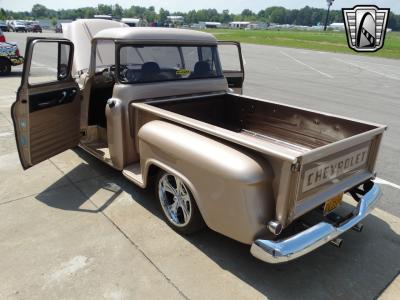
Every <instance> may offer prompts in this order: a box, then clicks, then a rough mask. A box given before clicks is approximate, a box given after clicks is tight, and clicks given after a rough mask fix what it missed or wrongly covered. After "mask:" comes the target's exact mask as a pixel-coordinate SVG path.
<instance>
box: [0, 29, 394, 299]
mask: <svg viewBox="0 0 400 300" xmlns="http://www.w3.org/2000/svg"><path fill="white" fill-rule="evenodd" d="M16 36H18V38H21V39H22V37H23V34H21V35H18V34H17V35H16ZM281 51H284V52H285V53H286V54H288V55H289V56H286V55H282V54H281ZM244 53H245V56H246V57H245V58H246V62H247V65H246V68H247V69H248V70H247V78H246V84H245V91H246V93H248V94H253V95H255V96H260V97H263V98H265V95H268V97H267V98H271V99H274V100H280V101H284V102H290V103H292V104H297V105H303V106H307V107H310V106H312V107H314V108H316V109H321V110H326V111H330V112H333V113H342V114H346V115H350V116H353V117H354V114H355V115H356V117H360V118H361V119H368V120H370V121H375V122H381V121H387V122H382V123H393V125H396V124H397V123H396V122H398V119H399V118H398V117H399V111H400V110H396V109H397V107H398V105H399V104H398V102H396V101H395V98H396V95H398V93H397V91H398V88H399V85H396V84H395V83H397V81H396V80H395V79H390V80H391V81H390V80H389V79H388V82H386V79H387V78H386V79H385V80H383V79H382V78H380V76H381V75H378V74H375V75H377V77H379V78H380V79H382V80H381V81H382V84H386V85H387V88H388V90H386V91H384V88H381V87H380V85H379V84H378V83H376V85H373V87H374V89H373V91H372V92H371V93H372V94H373V95H375V97H377V96H376V95H377V94H378V95H381V94H380V93H384V94H382V96H379V99H381V101H383V102H381V103H382V104H381V105H379V104H376V105H375V104H374V103H373V101H372V100H373V99H367V100H366V101H367V103H368V104H365V102H362V101H364V100H362V94H363V93H364V92H365V91H364V90H363V89H361V88H360V87H358V88H354V89H353V85H352V84H351V81H354V82H356V83H357V82H358V83H359V84H360V85H361V86H363V85H365V84H367V85H369V86H371V85H372V83H373V82H374V81H376V78H375V75H373V74H374V73H372V72H367V71H366V73H364V71H362V70H361V71H360V70H358V71H355V70H354V69H353V68H352V67H350V66H343V65H341V64H340V65H338V66H337V68H335V67H334V66H332V65H331V64H327V67H326V68H325V69H322V67H323V65H321V64H323V61H324V59H323V58H321V57H324V55H325V54H323V53H316V54H315V57H319V58H315V59H313V58H312V56H311V54H310V52H304V51H303V50H293V49H283V48H277V47H260V46H253V45H246V46H245V47H244ZM291 57H293V58H295V59H296V60H299V61H301V62H303V63H305V64H308V65H310V66H312V68H315V69H318V70H320V69H321V72H324V73H326V74H329V75H330V76H333V77H334V78H341V77H340V76H341V75H340V74H342V73H341V71H340V70H342V69H347V68H348V72H350V74H352V76H348V77H347V78H345V77H344V78H341V79H340V80H339V81H333V82H332V81H331V80H332V79H331V78H329V77H327V76H324V75H322V74H320V73H318V72H316V71H314V70H313V69H312V68H309V67H307V66H305V65H304V64H300V63H298V62H296V60H293V59H292V58H291ZM335 57H336V58H338V59H342V60H346V62H347V61H350V62H351V63H357V62H355V61H356V60H360V58H359V57H358V56H346V55H344V56H341V55H337V56H335ZM319 59H320V60H319ZM361 59H362V60H364V59H367V60H368V61H369V63H370V64H371V63H376V64H379V65H380V64H383V62H382V61H381V60H372V59H370V58H364V57H362V58H361ZM385 61H386V60H385ZM358 63H359V62H358ZM338 64H339V63H338ZM388 64H389V65H390V66H391V67H392V68H393V70H397V69H396V66H397V64H398V62H397V61H391V60H389V61H388ZM336 69H339V70H336ZM335 70H336V71H335ZM374 70H375V71H377V72H381V71H382V70H379V69H378V67H377V68H374ZM353 73H354V74H353ZM19 74H20V69H18V68H17V69H15V71H14V76H11V77H8V78H0V92H1V94H0V178H1V180H0V253H1V255H0V266H1V268H0V299H27V298H29V299H47V298H59V299H99V298H105V299H136V298H150V299H153V298H154V299H159V298H160V299H161V298H162V299H181V298H186V299H264V298H268V299H292V298H298V299H338V298H342V299H374V298H376V297H377V296H378V295H380V294H381V293H382V291H383V290H385V288H386V287H387V286H388V285H389V284H390V283H391V282H392V281H393V280H394V278H395V277H396V275H397V274H398V272H399V270H400V259H399V246H400V237H399V235H400V225H399V224H400V222H399V221H400V219H399V215H398V214H397V212H399V211H400V210H399V206H400V205H399V204H398V202H397V201H398V200H397V199H398V197H397V198H395V197H394V196H395V195H398V191H397V190H396V189H395V188H393V187H385V190H386V191H387V193H386V195H385V196H384V197H383V199H382V201H381V206H380V208H378V209H375V210H374V212H373V214H372V215H371V216H369V217H368V218H367V219H366V220H365V222H364V225H365V229H364V231H363V232H362V233H357V232H354V231H351V232H348V233H346V234H345V235H344V244H343V247H342V248H341V249H337V248H335V247H332V246H330V245H326V246H323V247H321V248H320V249H319V250H317V251H315V252H313V253H311V254H310V255H307V256H305V257H303V258H300V259H299V260H297V261H294V262H291V263H288V264H283V265H268V264H265V263H262V262H260V261H258V260H257V259H255V258H253V257H252V256H251V255H250V253H249V247H248V246H246V245H242V244H240V243H237V242H235V241H233V240H230V239H228V238H226V237H223V236H221V235H219V234H217V233H214V232H212V231H210V230H205V231H204V232H202V233H200V234H198V235H195V236H192V237H183V236H180V235H178V234H176V233H175V232H174V231H172V230H171V229H170V228H169V227H168V226H166V225H165V223H164V222H163V221H162V219H161V214H160V210H159V208H158V204H157V203H156V201H155V200H154V197H153V195H152V191H143V190H141V189H140V188H138V187H136V186H134V185H133V184H132V183H130V182H129V181H127V180H126V179H125V178H124V177H122V175H120V174H119V173H118V172H116V171H114V170H112V169H111V168H109V167H107V166H106V165H104V164H102V163H101V162H99V161H96V160H95V159H93V158H91V157H90V156H89V155H87V154H86V153H85V152H83V151H82V150H79V149H74V150H70V151H66V152H64V153H62V154H60V155H57V156H56V157H54V158H52V159H50V160H48V161H46V162H43V163H41V164H39V165H38V166H35V167H33V168H31V169H29V170H27V171H22V169H21V167H20V165H19V162H18V155H17V153H16V149H15V142H14V137H13V133H12V131H13V128H12V125H11V120H10V116H9V108H10V105H11V102H12V100H13V99H12V97H11V96H12V95H13V93H14V92H15V90H16V89H17V87H18V84H19V78H18V76H19ZM274 74H275V76H273V75H274ZM284 76H286V77H285V78H286V79H285V81H284V82H281V81H280V80H279V78H281V79H282V80H283V77H284ZM390 76H396V74H395V72H394V71H393V74H392V73H391V75H390ZM346 81H348V84H347V85H346ZM392 81H394V82H392ZM385 82H386V83H385ZM347 91H351V92H349V93H350V96H349V97H350V98H351V101H346V100H345V99H343V97H344V96H345V95H346V92H347ZM263 95H264V96H263ZM347 95H348V94H347ZM350 98H349V99H350ZM290 99H292V100H290ZM332 99H333V100H332ZM285 100H286V101H285ZM331 102H333V103H331ZM372 105H374V106H373V107H372ZM389 105H391V107H392V109H389ZM320 106H323V108H324V109H322V108H320ZM364 106H365V107H364ZM368 107H370V109H368ZM358 109H361V110H362V111H361V112H360V111H358ZM386 109H387V110H388V111H387V112H386V111H381V110H386ZM363 114H364V115H363ZM365 114H367V117H366V115H365ZM376 116H379V118H378V117H376ZM385 116H386V119H387V120H385ZM397 130H398V129H396V128H395V129H394V133H392V135H391V136H389V138H388V139H389V140H395V139H396V138H397V133H398V131H397ZM389 132H390V131H389ZM388 134H389V133H388ZM385 139H386V137H385ZM397 147H399V146H398V145H397V144H394V143H393V145H392V146H391V144H390V142H387V143H385V144H384V147H383V151H382V153H385V151H386V153H387V154H384V155H383V158H381V160H380V163H379V168H380V170H382V171H383V172H386V173H383V174H385V175H386V177H384V179H387V180H391V181H394V182H398V181H396V180H397V177H396V176H397V174H398V173H396V164H397V163H398V154H399V151H398V149H397ZM396 154H397V159H396ZM392 156H394V157H392ZM387 164H388V165H387ZM389 164H390V165H389ZM393 164H394V166H393ZM380 170H379V171H380ZM391 193H393V195H391ZM396 193H397V194H396ZM396 288H398V280H394V281H393V285H391V288H390V289H387V290H386V292H385V293H384V294H383V295H382V297H389V298H384V299H391V297H392V295H396V292H393V291H395V290H396Z"/></svg>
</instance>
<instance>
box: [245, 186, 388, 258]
mask: <svg viewBox="0 0 400 300" xmlns="http://www.w3.org/2000/svg"><path fill="white" fill-rule="evenodd" d="M381 195H382V191H381V188H380V186H379V185H378V184H376V183H375V184H374V186H373V187H372V189H371V190H370V191H369V192H368V193H367V194H365V195H364V197H363V198H362V199H361V200H360V202H359V203H358V205H357V208H356V209H355V210H354V217H353V218H351V219H349V220H347V221H345V222H344V223H343V224H341V225H340V226H339V227H336V226H334V225H332V224H329V223H326V222H320V223H318V224H316V225H314V226H312V227H310V228H308V229H306V230H304V231H302V232H300V233H298V234H296V235H294V236H292V237H290V238H287V239H284V240H281V241H271V240H256V241H255V242H254V243H253V244H252V245H251V249H250V252H251V254H252V255H253V256H254V257H256V258H258V259H260V260H262V261H265V262H267V263H272V264H276V263H282V262H287V261H290V260H293V259H296V258H298V257H300V256H303V255H305V254H307V253H309V252H311V251H313V250H315V249H317V248H318V247H320V246H322V245H324V244H326V243H328V242H329V241H331V240H333V239H334V238H336V237H338V236H339V235H341V234H342V233H344V232H345V231H347V230H349V229H351V228H352V227H354V226H355V225H357V224H358V223H359V222H360V221H361V220H363V219H364V218H365V217H366V216H367V215H368V214H369V213H370V212H371V210H372V209H373V208H374V206H375V205H376V203H377V201H378V199H379V198H380V197H381Z"/></svg>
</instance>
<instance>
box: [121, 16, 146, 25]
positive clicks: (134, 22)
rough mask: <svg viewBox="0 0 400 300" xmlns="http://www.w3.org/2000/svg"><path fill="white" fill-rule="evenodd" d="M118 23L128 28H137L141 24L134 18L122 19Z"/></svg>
mask: <svg viewBox="0 0 400 300" xmlns="http://www.w3.org/2000/svg"><path fill="white" fill-rule="evenodd" d="M120 22H122V23H125V24H126V25H128V26H129V27H139V26H140V23H141V22H140V19H136V18H122V19H121V21H120Z"/></svg>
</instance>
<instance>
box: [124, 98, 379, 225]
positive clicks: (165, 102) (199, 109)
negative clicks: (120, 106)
mask: <svg viewBox="0 0 400 300" xmlns="http://www.w3.org/2000/svg"><path fill="white" fill-rule="evenodd" d="M131 108H132V110H131V120H132V121H133V124H132V128H133V131H134V132H132V135H133V136H135V135H136V134H137V132H138V131H139V130H140V127H141V126H142V125H144V124H145V123H147V122H150V121H152V120H160V119H161V120H166V121H170V122H174V123H177V124H180V125H182V126H185V127H187V128H191V129H192V130H194V131H197V132H200V133H205V134H208V135H210V136H214V137H216V138H219V139H221V140H225V141H227V142H230V143H234V144H236V145H240V146H242V147H245V148H248V149H251V150H253V151H255V152H256V153H257V154H258V155H261V156H264V157H265V158H266V159H267V160H268V161H269V162H270V163H271V165H272V167H273V169H274V173H275V174H276V175H277V176H278V177H279V179H277V181H276V182H277V183H278V184H277V186H276V187H275V189H276V191H279V192H278V194H279V195H280V196H279V197H280V199H277V203H276V215H277V216H279V221H281V222H282V224H288V223H289V222H290V221H291V220H293V219H296V218H297V217H299V216H301V215H303V214H304V213H306V212H307V211H310V210H311V209H313V208H315V207H317V206H318V205H321V204H322V203H324V202H325V201H327V200H328V199H331V198H333V197H335V196H336V195H338V193H340V192H346V191H348V190H349V189H351V188H353V187H354V186H357V185H359V184H361V183H363V182H365V181H367V180H369V179H371V178H372V177H373V176H374V172H375V171H374V169H375V162H376V158H377V153H378V149H379V146H380V142H381V138H382V134H383V132H384V130H385V129H386V126H383V125H378V124H372V123H368V122H363V121H359V120H353V119H349V118H344V117H340V116H335V115H331V114H327V113H322V112H318V111H312V110H308V109H302V108H298V107H294V106H289V105H283V104H280V103H276V102H272V101H266V100H262V99H256V98H251V97H247V96H241V95H236V94H229V93H221V94H214V95H207V96H188V97H176V98H169V99H166V98H165V99H148V100H146V101H144V102H140V103H138V102H136V103H132V105H131Z"/></svg>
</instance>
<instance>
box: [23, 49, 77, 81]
mask: <svg viewBox="0 0 400 300" xmlns="http://www.w3.org/2000/svg"><path fill="white" fill-rule="evenodd" d="M71 50H72V49H71V45H70V44H68V43H63V42H46V41H37V42H36V43H35V44H34V46H33V52H32V59H31V66H30V70H29V74H28V82H29V84H30V85H38V84H43V83H51V82H57V81H62V80H65V79H67V78H68V76H69V73H70V67H71V66H70V64H71V59H70V56H71V54H72V51H71Z"/></svg>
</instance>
